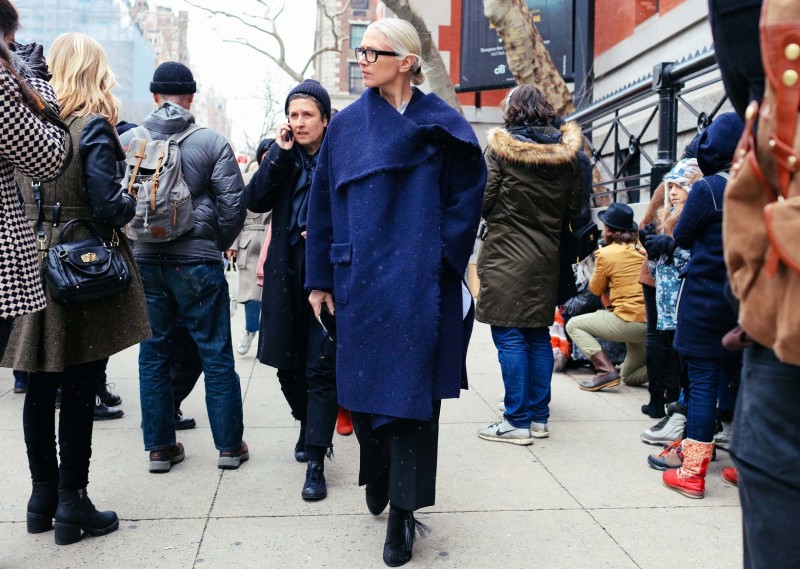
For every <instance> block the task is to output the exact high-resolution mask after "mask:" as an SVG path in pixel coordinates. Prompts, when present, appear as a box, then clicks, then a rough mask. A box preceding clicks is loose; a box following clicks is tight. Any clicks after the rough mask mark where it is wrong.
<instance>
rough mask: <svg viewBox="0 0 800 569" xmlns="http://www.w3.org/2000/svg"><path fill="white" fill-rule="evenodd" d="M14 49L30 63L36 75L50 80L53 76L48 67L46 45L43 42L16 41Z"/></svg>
mask: <svg viewBox="0 0 800 569" xmlns="http://www.w3.org/2000/svg"><path fill="white" fill-rule="evenodd" d="M14 51H15V52H16V54H17V55H18V56H19V57H20V58H22V59H23V60H24V61H25V63H27V64H28V67H29V68H30V70H31V72H32V73H33V76H34V77H37V78H39V79H43V80H45V81H50V78H51V77H52V75H51V73H50V71H49V70H48V69H47V61H45V58H44V47H42V44H40V43H36V42H31V43H25V44H22V43H15V44H14Z"/></svg>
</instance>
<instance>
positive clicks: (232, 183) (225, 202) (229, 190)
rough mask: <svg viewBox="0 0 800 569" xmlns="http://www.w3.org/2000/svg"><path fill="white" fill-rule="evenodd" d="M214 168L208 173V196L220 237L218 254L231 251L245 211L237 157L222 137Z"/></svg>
mask: <svg viewBox="0 0 800 569" xmlns="http://www.w3.org/2000/svg"><path fill="white" fill-rule="evenodd" d="M220 139H221V140H222V141H223V142H224V144H220V148H219V150H218V152H217V156H216V161H215V163H214V169H213V171H212V173H211V195H212V196H213V197H214V201H215V203H216V207H217V214H218V216H219V217H218V227H219V237H218V242H217V245H218V247H219V249H220V250H221V251H225V250H227V249H230V246H231V243H233V240H234V239H236V236H237V235H239V233H240V232H241V231H242V227H243V226H244V218H245V216H246V215H247V210H246V208H244V207H242V194H243V192H244V182H243V181H242V173H241V171H240V170H239V164H238V163H237V162H236V156H234V154H233V150H232V149H231V146H230V144H228V143H227V141H225V139H223V138H222V137H220Z"/></svg>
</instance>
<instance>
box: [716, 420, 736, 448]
mask: <svg viewBox="0 0 800 569" xmlns="http://www.w3.org/2000/svg"><path fill="white" fill-rule="evenodd" d="M720 423H721V424H722V430H721V431H719V432H718V433H717V434H716V435H714V445H715V446H717V447H719V448H721V449H725V450H728V449H729V448H730V446H731V436H732V435H733V423H728V422H727V421H720Z"/></svg>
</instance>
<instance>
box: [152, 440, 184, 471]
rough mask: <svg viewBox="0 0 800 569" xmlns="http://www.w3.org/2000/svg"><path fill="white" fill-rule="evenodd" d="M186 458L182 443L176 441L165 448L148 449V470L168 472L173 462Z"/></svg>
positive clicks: (176, 462)
mask: <svg viewBox="0 0 800 569" xmlns="http://www.w3.org/2000/svg"><path fill="white" fill-rule="evenodd" d="M184 458H186V451H184V450H183V443H176V444H175V445H173V446H171V447H167V448H161V449H158V450H151V451H150V465H149V466H148V469H149V470H150V472H169V470H170V468H172V465H173V464H178V463H179V462H182V461H183V459H184Z"/></svg>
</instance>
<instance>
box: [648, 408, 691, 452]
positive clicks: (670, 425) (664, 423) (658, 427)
mask: <svg viewBox="0 0 800 569" xmlns="http://www.w3.org/2000/svg"><path fill="white" fill-rule="evenodd" d="M685 426H686V415H684V414H683V413H678V412H677V411H676V412H675V413H673V414H672V415H670V416H669V417H664V418H663V419H661V421H659V422H658V423H656V424H655V425H654V426H652V427H650V428H649V429H647V430H646V431H645V432H643V433H642V442H644V443H647V444H649V445H663V444H669V443H672V442H675V441H677V440H678V439H679V438H681V437H682V436H683V429H684V427H685Z"/></svg>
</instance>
